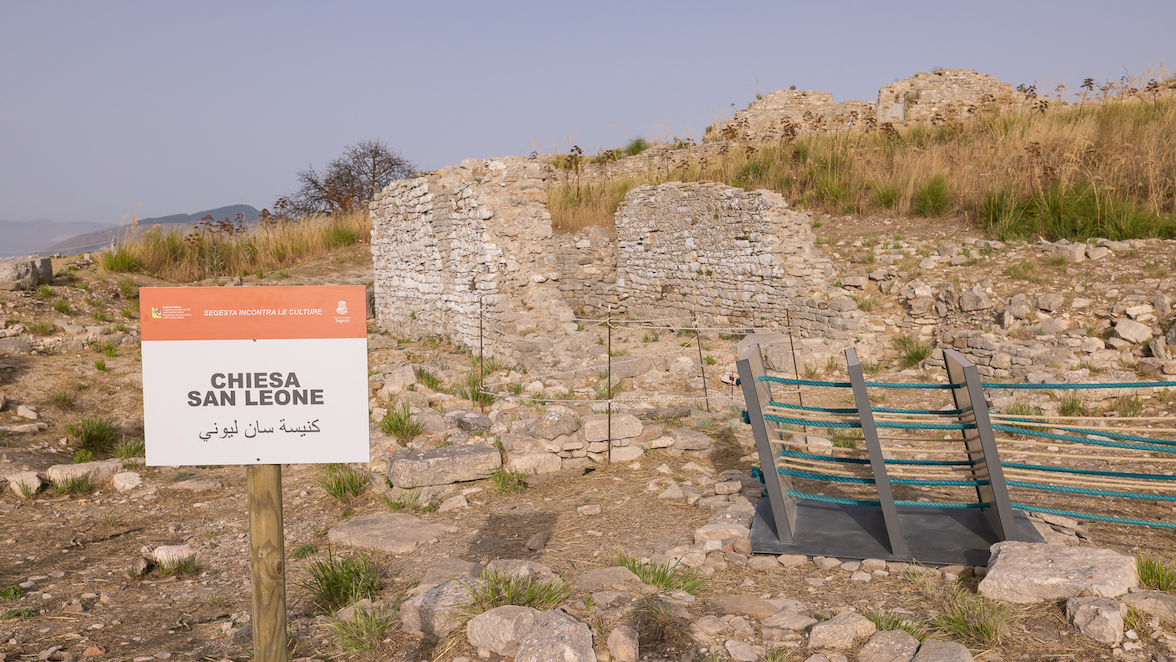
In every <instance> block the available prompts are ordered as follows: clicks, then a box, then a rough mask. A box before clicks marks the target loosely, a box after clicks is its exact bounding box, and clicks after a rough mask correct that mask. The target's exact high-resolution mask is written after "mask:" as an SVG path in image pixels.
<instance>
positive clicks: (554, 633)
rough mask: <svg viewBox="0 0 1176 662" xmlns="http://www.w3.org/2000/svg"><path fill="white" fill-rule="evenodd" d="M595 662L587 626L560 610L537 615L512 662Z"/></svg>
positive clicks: (590, 633) (590, 635) (590, 634)
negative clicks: (533, 625) (532, 626)
mask: <svg viewBox="0 0 1176 662" xmlns="http://www.w3.org/2000/svg"><path fill="white" fill-rule="evenodd" d="M554 660H559V661H560V662H596V652H595V651H593V650H592V632H591V631H590V630H589V629H588V626H587V625H585V624H583V623H581V622H580V621H577V620H576V619H574V618H572V617H571V616H568V615H567V614H565V613H563V612H562V611H554V610H553V611H546V612H541V613H540V614H539V615H538V616H536V617H535V627H534V628H532V630H531V632H530V633H528V634H527V635H526V636H525V637H523V640H522V641H520V642H519V649H518V653H517V654H516V655H515V662H553V661H554Z"/></svg>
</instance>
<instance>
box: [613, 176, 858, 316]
mask: <svg viewBox="0 0 1176 662" xmlns="http://www.w3.org/2000/svg"><path fill="white" fill-rule="evenodd" d="M616 225H617V246H618V248H619V250H620V256H619V257H618V266H617V289H618V290H620V291H621V292H623V293H624V296H625V302H626V303H627V305H628V309H629V312H630V315H631V316H634V317H645V318H659V317H672V316H681V317H691V316H698V318H699V319H700V320H702V321H704V322H705V323H707V324H713V325H726V324H754V325H756V326H760V325H763V326H768V325H771V324H776V323H779V322H781V321H782V320H783V319H784V310H785V308H788V307H791V314H792V317H793V322H794V324H795V325H796V326H798V327H800V328H802V329H803V330H804V333H805V335H814V334H816V335H824V336H831V337H846V336H848V335H850V334H852V333H853V332H854V331H855V330H856V329H857V327H858V324H859V317H860V315H861V313H859V311H858V310H857V305H856V304H855V303H854V302H853V301H852V300H850V299H848V298H836V299H832V300H826V299H825V297H824V295H825V293H826V291H827V289H828V284H827V283H826V280H825V279H827V278H830V277H832V276H833V267H832V265H831V264H830V263H829V261H828V260H827V259H824V258H821V257H819V256H817V255H816V254H815V252H814V251H813V244H814V235H813V233H812V222H811V220H810V219H809V217H808V216H807V215H805V214H801V213H798V212H794V211H791V210H789V209H788V205H787V203H785V202H784V199H783V197H781V196H780V195H779V194H777V193H774V192H771V191H764V190H761V191H750V192H749V191H744V190H742V189H736V188H731V187H729V186H723V185H720V184H683V183H678V182H674V183H669V184H662V185H660V186H641V187H638V188H636V189H633V190H632V191H630V192H629V194H628V195H626V196H625V202H624V203H623V204H622V205H621V206H620V208H619V209H618V210H617V214H616Z"/></svg>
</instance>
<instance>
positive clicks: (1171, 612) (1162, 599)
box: [1123, 591, 1176, 621]
mask: <svg viewBox="0 0 1176 662" xmlns="http://www.w3.org/2000/svg"><path fill="white" fill-rule="evenodd" d="M1123 603H1124V604H1126V605H1128V606H1130V607H1135V608H1136V609H1138V610H1140V611H1142V612H1146V613H1148V614H1154V615H1156V616H1159V617H1160V620H1164V621H1176V596H1172V595H1168V594H1167V593H1160V592H1159V591H1132V592H1130V593H1128V594H1127V595H1124V596H1123Z"/></svg>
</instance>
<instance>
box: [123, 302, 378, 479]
mask: <svg viewBox="0 0 1176 662" xmlns="http://www.w3.org/2000/svg"><path fill="white" fill-rule="evenodd" d="M140 301H141V308H142V312H143V316H142V319H143V411H144V427H145V433H146V448H147V464H148V465H150V466H179V465H222V464H300V463H323V462H367V461H368V460H369V450H368V449H369V445H368V410H367V395H368V392H367V319H366V295H365V292H364V288H363V287H251V288H211V287H208V288H144V289H142V290H140Z"/></svg>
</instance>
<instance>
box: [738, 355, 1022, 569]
mask: <svg viewBox="0 0 1176 662" xmlns="http://www.w3.org/2000/svg"><path fill="white" fill-rule="evenodd" d="M944 357H945V359H946V363H947V372H948V383H947V384H891V383H881V382H868V381H866V380H865V377H864V374H863V370H862V366H861V364H860V363H859V362H858V359H857V355H856V353H855V352H854V350H852V349H849V350H846V362H847V369H848V374H849V382H814V381H811V380H801V379H785V378H780V377H772V376H769V375H767V373H766V370H765V368H764V363H763V358H762V355H761V353H760V349H759V346H758V345H753V346H751V347H749V348H748V350H747V351H746V352H745V353H744V354H743V356H742V357H740V359H739V361H738V364H737V365H738V369H739V382H740V385H741V386H742V388H743V393H744V398H745V401H746V403H747V412H746V419H745V420H746V421H747V422H748V423H750V424H751V428H752V434H753V436H754V438H755V442H756V450H757V453H758V455H759V461H760V467H762V468H763V471H762V472H761V474H760V475H761V478H762V480H763V481H764V485H765V491H766V493H767V498H766V499H760V502H759V506H758V507H757V511H756V515H755V519H754V521H753V526H752V533H751V544H752V550H753V551H755V552H759V553H772V554H806V555H812V556H818V555H820V556H836V557H839V558H861V559H864V558H884V559H892V560H914V561H918V562H922V563H932V564H953V563H964V564H969V565H977V564H979V565H983V564H984V563H986V562H987V559H988V555H989V551H988V548H989V547H990V546H991V544H992V543H994V542H998V541H1001V540H1023V541H1031V542H1040V541H1042V538H1041V536H1040V534H1038V533H1037V530H1036V529H1035V528H1034V527H1033V526H1032V524H1031V523H1030V522H1029V521H1028V519H1027V518H1026V517H1025V515H1024V514H1023V513H1020V512H1018V511H1015V510H1014V509H1013V508H1012V505H1011V503H1010V500H1009V493H1008V489H1007V486H1006V481H1005V478H1004V473H1003V468H1002V466H1001V461H1000V457H999V454H998V452H997V449H996V441H995V438H994V436H993V429H992V425H991V423H990V421H989V415H988V409H987V405H986V402H985V399H984V394H983V391H982V385H981V383H980V377H979V374H978V372H977V370H976V367H975V366H974V365H972V364H971V363H970V362H969V361H967V359H965V358H964V357H963V356H961V355H959V354H958V353H956V352H954V351H952V350H946V351H944ZM773 382H775V383H782V384H790V385H795V386H798V387H799V386H800V385H802V384H807V385H820V386H831V387H836V388H848V389H850V390H851V392H852V401H853V403H854V407H852V408H840V407H805V406H803V405H800V404H791V403H784V402H779V401H777V400H775V399H773V397H772V390H771V384H772V383H773ZM870 387H881V388H919V389H934V390H949V391H951V396H952V403H951V404H950V405H948V406H945V407H944V408H942V409H937V410H931V409H926V410H918V409H895V408H886V407H874V406H872V405H871V403H870V397H869V394H868V391H867V389H868V388H870ZM811 428H817V429H824V430H825V431H826V433H825V436H817V435H814V434H812V433H811V432H810V429H811ZM801 432H803V434H799V433H801ZM943 434H948V435H956V436H957V438H956V442H955V443H953V444H950V445H951V446H954V448H953V449H951V450H941V449H940V450H930V449H928V448H925V446H926V445H927V444H926V442H944V441H946V440H945V439H944V438H942V436H941V435H943ZM826 437H832V438H833V442H830V441H829V440H828V439H827V438H826ZM883 441H885V442H887V444H886V445H885V446H884V445H883ZM859 442H860V443H862V444H864V446H865V448H864V451H865V453H864V455H863V454H862V453H861V451H862V450H863V449H861V448H860V447H859V446H858V444H859ZM937 445H943V444H942V443H940V444H937ZM912 451H913V452H912ZM907 453H910V454H913V455H916V456H917V457H903V455H904V454H907ZM929 454H939V455H940V456H942V457H943V458H944V459H925V457H924V456H926V455H929ZM822 484H825V485H826V486H827V487H825V488H822ZM802 487H807V491H805V490H804V489H802ZM931 488H936V489H941V490H944V491H948V492H950V493H952V495H953V496H955V497H957V498H958V500H956V499H953V500H951V501H931V500H929V499H926V498H914V499H912V498H906V499H901V498H896V497H895V490H902V491H904V492H918V491H919V490H923V489H931ZM830 491H836V492H837V493H836V494H829V493H827V492H830ZM863 497H869V498H863Z"/></svg>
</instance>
